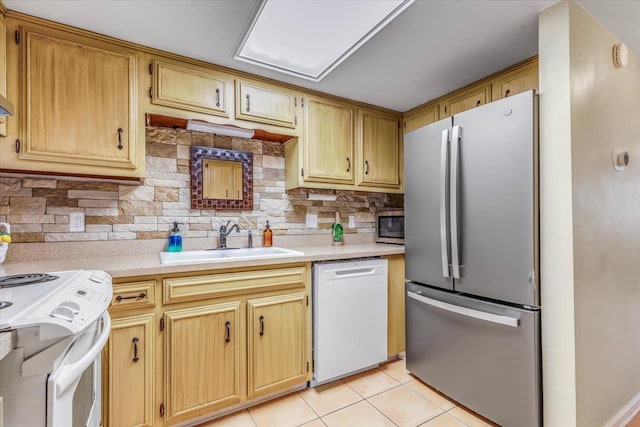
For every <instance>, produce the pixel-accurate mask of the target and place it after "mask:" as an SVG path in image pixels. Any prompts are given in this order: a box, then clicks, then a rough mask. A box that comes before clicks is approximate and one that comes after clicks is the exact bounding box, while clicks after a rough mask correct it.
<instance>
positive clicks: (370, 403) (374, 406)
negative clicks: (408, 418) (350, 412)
mask: <svg viewBox="0 0 640 427" xmlns="http://www.w3.org/2000/svg"><path fill="white" fill-rule="evenodd" d="M394 388H395V387H394ZM371 397H373V396H371ZM365 402H367V403H368V404H369V405H370V406H371V407H373V409H375V410H376V411H378V412H379V413H381V414H382V416H383V417H385V418H386V419H388V420H389V422H390V423H391V424H393V425H394V426H396V427H399V426H398V424H396V423H395V422H394V421H393V420H392V419H391V418H389V417H387V415H386V414H385V413H384V412H382V411H381V410H380V409H378V408H377V407H376V405H374V404H373V403H372V402H369V400H368V399H365Z"/></svg>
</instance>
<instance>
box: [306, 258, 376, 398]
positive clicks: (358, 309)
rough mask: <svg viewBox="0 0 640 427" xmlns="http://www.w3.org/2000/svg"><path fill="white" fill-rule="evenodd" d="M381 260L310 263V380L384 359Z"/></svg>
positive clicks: (321, 381) (332, 376)
mask: <svg viewBox="0 0 640 427" xmlns="http://www.w3.org/2000/svg"><path fill="white" fill-rule="evenodd" d="M387 269H388V266H387V260H386V259H362V260H355V261H342V262H327V263H315V264H314V265H313V366H314V370H313V381H312V382H311V385H312V386H314V387H315V386H316V385H320V384H324V383H326V382H328V381H333V380H335V379H337V378H342V377H345V376H347V375H350V374H353V373H355V372H358V371H362V370H365V369H369V368H372V367H374V366H378V364H379V363H380V362H384V361H385V360H387Z"/></svg>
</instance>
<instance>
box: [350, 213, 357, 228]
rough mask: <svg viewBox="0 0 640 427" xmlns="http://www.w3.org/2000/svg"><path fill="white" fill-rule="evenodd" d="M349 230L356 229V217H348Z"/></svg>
mask: <svg viewBox="0 0 640 427" xmlns="http://www.w3.org/2000/svg"><path fill="white" fill-rule="evenodd" d="M349 228H356V217H355V216H353V215H349Z"/></svg>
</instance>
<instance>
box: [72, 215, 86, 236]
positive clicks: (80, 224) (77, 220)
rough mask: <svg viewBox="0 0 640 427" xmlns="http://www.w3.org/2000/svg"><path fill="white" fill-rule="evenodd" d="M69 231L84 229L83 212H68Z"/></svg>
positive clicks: (81, 230)
mask: <svg viewBox="0 0 640 427" xmlns="http://www.w3.org/2000/svg"><path fill="white" fill-rule="evenodd" d="M69 231H73V232H83V231H84V212H71V213H70V214H69Z"/></svg>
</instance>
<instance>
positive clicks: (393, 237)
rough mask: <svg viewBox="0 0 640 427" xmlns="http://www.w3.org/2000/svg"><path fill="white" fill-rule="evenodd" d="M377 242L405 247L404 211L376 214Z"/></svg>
mask: <svg viewBox="0 0 640 427" xmlns="http://www.w3.org/2000/svg"><path fill="white" fill-rule="evenodd" d="M376 242H378V243H395V244H397V245H404V211H385V212H378V213H377V214H376Z"/></svg>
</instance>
